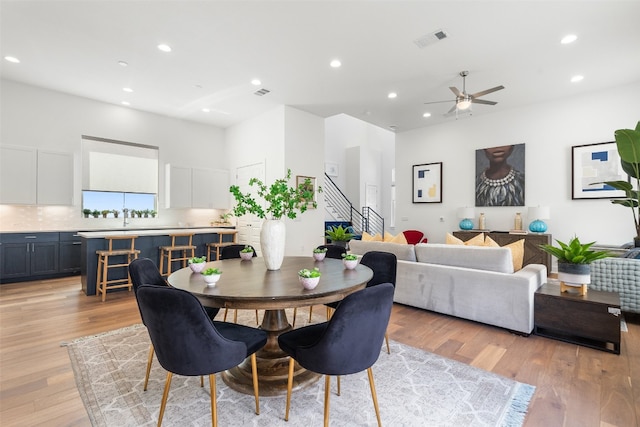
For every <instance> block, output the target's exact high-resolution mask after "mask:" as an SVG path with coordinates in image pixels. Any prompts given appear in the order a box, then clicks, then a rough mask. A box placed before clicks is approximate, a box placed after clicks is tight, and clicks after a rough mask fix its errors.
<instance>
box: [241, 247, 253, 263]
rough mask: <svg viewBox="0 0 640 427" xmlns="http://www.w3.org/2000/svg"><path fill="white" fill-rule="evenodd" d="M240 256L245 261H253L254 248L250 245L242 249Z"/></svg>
mask: <svg viewBox="0 0 640 427" xmlns="http://www.w3.org/2000/svg"><path fill="white" fill-rule="evenodd" d="M240 258H242V259H243V260H244V261H251V258H253V248H252V247H251V246H248V245H247V246H245V247H244V248H242V249H241V250H240Z"/></svg>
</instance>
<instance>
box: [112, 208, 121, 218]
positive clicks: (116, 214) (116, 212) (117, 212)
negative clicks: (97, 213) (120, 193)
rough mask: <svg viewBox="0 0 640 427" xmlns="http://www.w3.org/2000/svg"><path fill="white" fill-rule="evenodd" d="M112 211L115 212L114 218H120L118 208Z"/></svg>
mask: <svg viewBox="0 0 640 427" xmlns="http://www.w3.org/2000/svg"><path fill="white" fill-rule="evenodd" d="M111 213H112V214H113V217H114V218H118V215H120V211H119V210H118V209H114V210H112V211H111Z"/></svg>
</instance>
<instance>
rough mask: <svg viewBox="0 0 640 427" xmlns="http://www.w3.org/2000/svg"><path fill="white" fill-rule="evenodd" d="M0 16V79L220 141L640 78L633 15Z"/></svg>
mask: <svg viewBox="0 0 640 427" xmlns="http://www.w3.org/2000/svg"><path fill="white" fill-rule="evenodd" d="M0 14H1V15H0V19H1V22H0V26H1V30H0V31H1V32H0V35H1V39H0V40H1V54H2V57H5V56H7V55H11V56H14V57H17V58H19V59H20V60H21V62H20V63H19V64H13V63H9V62H7V61H5V60H2V61H0V62H1V73H2V77H3V78H6V79H9V80H14V81H18V82H24V83H27V84H32V85H36V86H41V87H45V88H50V89H54V90H58V91H62V92H68V93H71V94H75V95H79V96H84V97H87V98H92V99H96V100H100V101H104V102H109V103H114V104H120V103H121V101H123V100H128V101H129V102H130V103H131V106H130V107H128V108H135V109H139V110H144V111H150V112H154V113H158V114H162V115H167V116H172V117H179V118H182V119H186V120H192V121H197V122H202V123H208V124H212V125H215V126H219V127H223V128H224V127H227V126H230V125H233V124H234V123H238V122H240V121H243V120H245V119H247V118H249V117H252V116H255V115H257V114H259V113H261V112H263V111H266V110H268V109H271V108H273V107H274V106H276V105H282V104H284V105H290V106H293V107H296V108H299V109H301V110H304V111H308V112H310V113H313V114H316V115H319V116H322V117H329V116H332V115H335V114H339V113H345V114H349V115H351V116H354V117H357V118H360V119H362V120H365V121H367V122H370V123H372V124H375V125H378V126H381V127H384V128H389V127H390V126H396V127H397V131H404V130H408V129H413V128H418V127H423V126H428V125H431V124H435V123H439V122H442V121H445V120H447V121H451V120H455V116H453V117H451V116H449V117H444V116H443V114H444V113H446V112H447V111H448V110H449V108H450V107H451V106H453V100H454V96H453V94H452V93H451V91H450V90H449V89H448V87H449V86H456V87H458V88H460V89H462V79H461V77H460V76H459V75H458V73H459V72H460V71H462V70H468V71H469V72H470V74H469V77H467V92H469V93H474V92H478V91H481V90H484V89H487V88H490V87H494V86H497V85H504V86H505V89H504V90H501V91H499V92H495V93H492V94H490V95H486V96H485V97H483V98H484V99H488V100H492V101H497V102H498V105H496V106H486V105H474V106H473V115H480V114H487V113H491V112H497V111H502V110H504V109H509V108H514V107H519V106H523V105H527V104H532V103H538V102H543V101H548V100H553V99H558V98H564V97H571V96H576V95H579V94H581V93H587V92H593V91H597V90H601V89H605V88H608V87H612V86H619V85H623V84H626V83H631V82H636V81H638V80H639V79H640V24H638V17H640V1H613V0H606V1H575V0H574V1H563V2H560V1H480V0H476V1H454V0H449V1H362V0H361V1H326V0H325V1H264V0H263V1H252V2H250V1H193V0H183V1H151V0H146V1H144V0H143V1H123V0H121V1H114V0H110V1H101V0H84V1H80V0H75V1H56V0H49V1H28V0H21V1H6V0H2V2H1V9H0ZM438 29H442V30H444V31H446V32H447V33H448V35H449V37H448V38H447V39H445V40H442V41H439V42H437V43H434V44H432V45H430V46H427V47H425V48H422V49H421V48H419V47H418V46H416V44H415V43H414V40H416V39H418V38H420V37H422V36H423V35H425V34H428V33H431V32H433V31H435V30H438ZM569 33H574V34H576V35H577V36H578V40H577V41H576V42H575V43H573V44H571V45H561V44H560V39H561V38H562V37H563V36H565V35H566V34H569ZM159 43H166V44H169V45H170V46H171V47H172V48H173V51H172V52H171V53H163V52H160V51H159V50H158V49H157V48H156V46H157V45H158V44H159ZM334 58H339V59H340V60H341V61H342V64H343V65H342V67H341V68H339V69H333V68H331V67H329V62H330V60H332V59H334ZM120 60H122V61H126V62H127V63H128V64H129V66H128V67H121V66H119V65H118V61H120ZM576 74H582V75H584V80H583V81H581V82H580V83H571V82H570V81H569V80H570V78H571V77H572V76H573V75H576ZM254 78H259V79H260V80H261V81H262V84H261V86H257V87H256V86H253V85H251V83H250V82H251V80H252V79H254ZM123 87H131V88H132V89H133V90H134V92H133V93H125V92H123V91H122V88H123ZM260 88H266V89H268V90H270V91H271V92H270V93H269V94H267V95H265V96H262V97H258V96H256V95H254V94H253V93H254V92H255V91H256V90H257V89H260ZM390 91H394V92H397V94H398V97H397V98H396V99H388V98H387V94H388V92H390ZM448 99H450V100H451V102H450V103H442V104H434V105H424V102H426V101H440V100H448ZM204 107H207V108H210V109H211V110H212V111H211V112H209V113H204V112H202V108H204ZM427 111H428V112H431V113H432V117H430V118H428V119H426V118H423V117H422V114H423V113H424V112H427Z"/></svg>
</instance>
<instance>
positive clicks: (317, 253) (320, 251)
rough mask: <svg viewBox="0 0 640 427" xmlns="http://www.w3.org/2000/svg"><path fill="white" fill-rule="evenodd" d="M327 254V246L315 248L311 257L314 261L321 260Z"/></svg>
mask: <svg viewBox="0 0 640 427" xmlns="http://www.w3.org/2000/svg"><path fill="white" fill-rule="evenodd" d="M326 256H327V248H315V249H314V250H313V259H315V260H316V261H323V260H324V257H326Z"/></svg>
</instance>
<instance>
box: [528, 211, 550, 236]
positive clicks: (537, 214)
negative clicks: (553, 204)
mask: <svg viewBox="0 0 640 427" xmlns="http://www.w3.org/2000/svg"><path fill="white" fill-rule="evenodd" d="M528 217H529V218H535V219H534V220H533V221H531V223H530V224H529V231H531V232H532V233H544V232H545V231H547V224H545V222H544V221H542V220H543V219H549V217H550V215H549V207H548V206H535V207H529V208H528Z"/></svg>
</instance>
